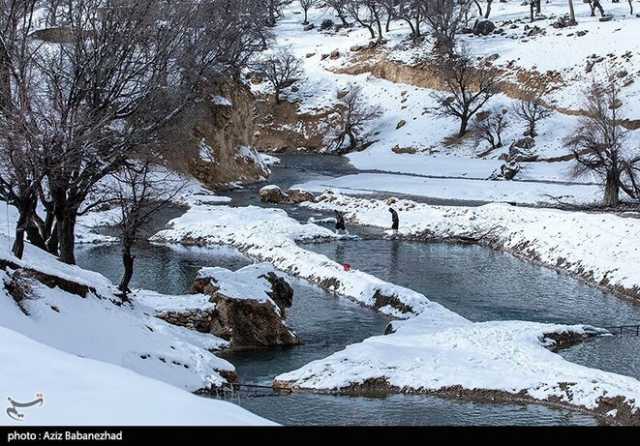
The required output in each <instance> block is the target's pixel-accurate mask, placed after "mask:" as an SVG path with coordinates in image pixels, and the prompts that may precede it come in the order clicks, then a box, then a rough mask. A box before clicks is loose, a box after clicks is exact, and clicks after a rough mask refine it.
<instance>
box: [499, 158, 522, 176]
mask: <svg viewBox="0 0 640 446" xmlns="http://www.w3.org/2000/svg"><path fill="white" fill-rule="evenodd" d="M500 170H501V171H502V176H503V177H504V179H505V180H507V181H511V180H513V179H514V178H515V177H516V175H517V174H518V172H520V164H518V163H517V162H515V161H510V162H507V163H506V164H504V165H503V166H502V167H501V168H500Z"/></svg>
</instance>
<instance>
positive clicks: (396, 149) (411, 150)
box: [391, 145, 418, 155]
mask: <svg viewBox="0 0 640 446" xmlns="http://www.w3.org/2000/svg"><path fill="white" fill-rule="evenodd" d="M391 151H392V152H393V153H397V154H398V155H401V154H409V155H415V154H416V153H418V149H416V148H415V147H400V145H397V146H395V147H394V148H392V149H391Z"/></svg>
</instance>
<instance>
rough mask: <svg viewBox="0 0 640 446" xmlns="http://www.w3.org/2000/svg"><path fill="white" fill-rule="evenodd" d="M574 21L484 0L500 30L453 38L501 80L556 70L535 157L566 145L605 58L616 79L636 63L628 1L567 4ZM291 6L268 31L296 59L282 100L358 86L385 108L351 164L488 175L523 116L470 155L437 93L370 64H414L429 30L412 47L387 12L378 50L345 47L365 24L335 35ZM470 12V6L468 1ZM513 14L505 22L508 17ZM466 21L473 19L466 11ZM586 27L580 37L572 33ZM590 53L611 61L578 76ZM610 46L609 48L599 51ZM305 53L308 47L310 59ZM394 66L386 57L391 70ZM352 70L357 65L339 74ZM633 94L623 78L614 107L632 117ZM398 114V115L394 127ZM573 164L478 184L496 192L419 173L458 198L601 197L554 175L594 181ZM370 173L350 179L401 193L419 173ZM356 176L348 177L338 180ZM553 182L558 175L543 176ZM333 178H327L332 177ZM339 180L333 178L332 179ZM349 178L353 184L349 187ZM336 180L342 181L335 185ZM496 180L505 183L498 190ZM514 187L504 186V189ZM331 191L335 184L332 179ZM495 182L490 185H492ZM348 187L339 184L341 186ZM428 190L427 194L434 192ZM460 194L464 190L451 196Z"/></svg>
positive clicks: (316, 110)
mask: <svg viewBox="0 0 640 446" xmlns="http://www.w3.org/2000/svg"><path fill="white" fill-rule="evenodd" d="M575 8H576V15H577V19H578V22H579V24H578V26H576V27H569V28H565V29H559V30H558V29H555V28H553V27H551V24H552V23H553V22H554V21H555V20H556V19H557V17H558V16H560V15H564V14H566V13H567V12H568V7H567V3H566V2H565V1H560V0H553V1H551V2H550V3H544V4H543V5H542V9H543V14H544V15H545V16H546V18H541V19H540V20H536V21H535V22H534V23H533V24H530V23H528V7H527V6H522V5H521V4H520V3H519V2H508V3H496V2H494V3H493V4H492V13H491V20H493V21H494V22H495V23H496V24H497V26H498V27H499V28H502V29H504V34H503V35H491V36H487V37H484V36H465V35H461V36H460V44H461V45H464V46H466V47H467V48H468V49H469V51H470V52H471V54H472V55H473V56H478V57H491V58H492V59H494V58H495V57H497V59H495V60H494V61H493V64H494V65H495V66H497V67H499V68H500V69H502V70H503V71H504V73H505V74H504V80H505V81H507V82H512V83H516V82H520V78H522V77H526V76H527V75H529V74H531V73H533V72H536V73H538V75H540V76H548V77H553V76H554V75H555V74H554V73H558V75H559V76H560V79H561V80H560V81H558V82H552V85H553V91H552V93H551V94H550V95H549V96H548V98H546V99H547V102H549V103H550V105H552V106H553V108H554V110H553V112H552V114H551V116H550V117H549V118H548V119H547V120H545V121H542V122H541V123H540V124H539V126H538V136H537V137H536V145H535V147H534V148H533V150H532V155H536V156H538V157H539V158H540V159H541V160H544V159H549V158H555V157H559V156H567V155H568V154H569V150H568V149H567V148H566V146H565V140H566V138H567V137H569V136H571V135H572V130H573V129H575V128H576V126H577V125H578V120H579V119H580V118H579V116H576V112H577V111H579V110H580V109H581V108H583V98H584V94H583V91H584V90H585V89H586V88H587V87H588V86H589V83H590V82H591V80H592V79H603V73H604V70H605V68H606V67H607V66H609V67H610V69H611V71H612V72H615V73H624V72H627V73H629V74H628V76H627V77H625V79H631V80H632V79H633V76H634V75H635V73H637V72H638V71H639V70H640V57H639V53H640V47H639V44H638V43H637V42H638V41H640V39H639V37H640V31H639V29H640V28H638V26H637V23H638V20H640V19H637V18H635V17H629V14H628V5H627V4H625V3H620V4H607V5H606V6H605V9H606V11H607V13H609V14H612V15H613V17H614V20H613V21H611V22H606V23H600V22H598V18H597V17H590V13H591V11H590V8H589V5H588V4H584V3H581V2H577V3H576V4H575ZM298 10H299V7H298V5H297V4H292V5H291V6H290V7H288V8H285V16H284V18H283V19H282V20H280V21H279V23H278V26H277V27H276V28H275V29H274V34H275V37H276V43H275V46H276V48H287V49H288V50H289V51H291V52H292V53H293V54H294V55H296V56H297V57H298V58H300V60H301V61H302V64H303V68H304V71H305V74H304V85H303V87H302V88H300V89H299V91H298V92H287V93H286V97H287V99H288V100H289V101H291V102H297V104H298V108H299V110H298V111H299V113H300V114H304V113H309V114H312V115H313V114H320V113H322V112H326V111H327V110H331V109H332V108H333V107H334V106H335V105H336V103H337V102H338V99H337V95H336V92H337V91H338V90H345V89H348V88H349V86H351V85H354V86H359V87H361V88H362V92H363V95H364V98H365V100H366V101H367V103H369V104H371V105H377V106H381V107H382V109H383V110H384V113H383V114H382V116H381V117H380V118H379V119H377V120H375V122H371V123H370V124H369V126H368V128H366V129H365V131H373V132H374V133H375V142H374V144H373V145H371V146H370V147H369V148H368V149H367V150H364V151H362V152H357V153H353V154H350V155H348V158H349V160H350V161H351V163H352V164H353V165H354V166H355V167H356V168H357V169H360V170H364V171H367V173H370V172H371V171H375V172H383V173H402V174H412V175H421V176H437V177H456V178H458V177H459V178H460V179H472V178H473V179H478V178H480V179H486V178H488V177H489V176H490V175H491V174H492V173H493V172H494V171H495V170H496V169H497V168H499V167H500V165H501V164H502V161H501V160H500V157H501V156H503V155H505V154H506V153H507V152H508V148H509V145H510V144H511V143H512V142H513V141H516V140H518V139H520V138H522V134H523V131H524V126H523V124H522V123H521V122H518V121H517V120H516V118H515V117H514V116H513V114H512V113H511V115H512V116H511V118H510V120H511V121H512V122H511V125H510V126H509V128H507V129H506V130H505V132H504V135H503V141H504V143H505V144H504V147H502V148H500V149H497V150H495V151H493V152H492V153H490V154H489V155H486V156H484V157H483V158H480V157H479V154H481V153H483V152H485V151H486V149H487V145H486V143H485V142H482V141H478V140H477V139H476V138H475V137H473V136H470V137H467V138H466V139H464V140H463V141H455V142H451V137H452V136H453V135H455V133H456V132H457V130H458V123H457V122H456V121H455V120H453V119H448V118H442V117H440V116H437V114H436V113H435V111H434V107H435V106H436V102H435V100H434V98H433V97H432V94H433V93H434V90H432V89H429V88H424V87H421V86H415V85H408V84H402V83H400V82H390V81H387V80H384V79H380V78H377V77H375V76H373V75H372V74H371V73H370V72H371V71H372V68H371V67H372V66H374V65H375V64H376V63H377V62H380V63H381V64H391V63H395V64H405V65H412V66H413V65H415V64H416V60H417V59H416V58H417V57H422V56H424V55H425V54H426V53H427V52H428V50H429V48H430V46H431V44H432V42H431V41H430V40H429V38H427V39H426V41H425V43H424V44H423V45H420V46H414V45H413V44H412V43H411V42H410V41H409V39H408V34H409V29H408V27H407V25H406V24H405V23H403V22H402V21H392V23H391V32H389V33H386V35H385V39H386V40H387V43H386V44H385V45H384V46H383V47H382V48H380V49H379V50H377V51H376V52H371V51H370V52H367V53H366V54H365V53H361V52H353V51H350V48H351V47H353V46H354V45H366V44H368V42H369V40H370V36H369V35H368V31H366V30H365V29H363V28H361V27H354V28H352V29H348V30H341V31H340V32H338V33H333V32H319V31H318V30H317V27H316V30H313V31H304V30H303V26H302V24H301V23H300V16H299V15H298V14H295V12H296V11H298ZM471 13H472V14H475V13H476V11H475V8H472V11H471ZM326 18H331V19H334V21H336V23H337V22H338V21H337V20H336V18H335V17H334V16H333V13H331V12H330V11H329V10H327V9H325V8H313V9H312V10H311V11H310V14H309V20H310V22H311V23H314V24H316V26H317V25H319V24H320V23H321V21H322V20H323V19H326ZM516 19H518V20H520V19H521V21H519V22H517V23H515V27H514V29H512V24H509V23H506V24H505V23H504V22H505V21H507V20H511V21H514V20H516ZM472 20H473V19H472ZM525 26H529V27H531V26H538V27H541V28H542V29H543V30H544V31H545V32H546V34H545V35H538V36H534V37H526V38H523V34H524V33H526V32H527V31H526V29H525ZM584 31H587V33H586V35H584V36H582V37H579V36H578V33H579V32H580V34H582V32H584ZM334 50H338V51H339V52H340V54H341V57H340V58H338V59H337V60H332V59H331V58H327V59H325V60H321V56H322V55H323V54H329V53H331V52H332V51H334ZM593 54H597V55H598V56H603V57H605V59H607V60H608V62H602V63H597V64H596V65H595V68H594V69H593V72H592V74H589V75H586V74H585V66H586V64H587V60H591V59H589V58H590V57H592V55H593ZM607 55H610V56H607ZM307 56H310V57H307ZM392 71H393V69H392V68H391V67H390V69H389V72H392ZM348 73H360V74H348ZM252 88H253V89H254V91H255V92H256V93H260V94H264V93H269V92H270V91H269V88H268V86H267V85H266V83H263V84H259V85H252ZM639 95H640V84H638V83H637V82H632V83H630V85H628V86H625V87H624V88H623V96H624V97H623V102H624V105H623V108H622V110H621V111H622V112H623V113H624V114H625V116H626V117H628V118H629V119H638V118H640V107H638V106H637V105H636V104H638V103H639V102H638V101H637V100H635V99H636V98H637V97H638V96H639ZM515 103H516V101H515V100H514V99H513V98H511V97H508V96H506V95H504V94H500V95H497V96H495V97H494V98H492V100H491V101H490V102H489V103H488V104H487V105H486V107H485V109H487V110H489V109H494V108H495V109H507V110H510V109H511V108H512V107H513V106H514V105H515ZM400 121H405V122H406V125H404V126H403V127H402V128H399V129H398V128H397V127H398V123H399V122H400ZM627 146H628V147H629V150H636V149H635V148H636V147H640V131H635V130H634V131H631V132H630V134H629V138H628V144H627ZM394 148H410V149H412V150H415V152H416V153H415V154H408V153H395V152H394V150H393V149H394ZM574 164H575V163H574V162H573V161H571V160H569V161H554V162H542V161H539V162H522V163H521V165H522V167H523V171H522V172H521V173H520V174H519V175H518V177H517V179H519V180H527V181H537V182H539V183H537V184H535V185H520V184H518V185H514V184H515V183H514V184H510V185H509V186H504V185H500V186H498V185H495V186H493V187H492V186H487V188H492V189H496V190H491V191H489V192H487V193H486V194H485V193H480V192H478V191H476V190H475V189H476V187H477V185H476V184H475V183H470V182H466V181H460V184H458V183H456V182H455V180H453V179H451V180H449V181H444V180H443V181H428V182H427V183H428V184H426V185H425V186H426V189H427V191H425V192H422V193H421V194H419V195H421V196H426V197H430V198H446V199H450V198H458V199H469V200H482V201H494V200H495V201H518V202H520V203H529V204H531V203H539V202H543V203H554V202H555V201H556V199H558V198H560V199H563V198H566V199H567V200H566V201H567V202H571V203H589V202H592V201H594V200H595V199H597V198H599V197H600V196H601V195H600V194H599V190H598V189H597V187H595V186H593V185H592V184H590V185H589V186H585V187H581V186H577V185H574V184H566V185H565V184H560V183H577V184H582V183H596V182H599V179H598V178H594V177H591V176H589V177H585V178H574V176H573V172H572V167H573V166H574ZM370 179H371V178H369V177H361V178H358V179H357V185H356V186H355V187H356V188H357V189H359V190H362V189H365V190H375V191H382V192H394V193H398V191H399V189H401V186H396V187H390V185H389V184H390V183H391V181H393V182H400V183H401V184H403V185H407V187H409V188H411V189H412V190H417V189H420V188H421V186H422V185H423V183H425V182H426V180H416V179H407V178H391V177H389V178H386V179H384V181H386V183H385V184H384V185H380V184H379V183H376V184H372V183H371V181H370ZM341 181H343V182H347V183H348V182H351V181H354V179H353V178H347V179H344V180H341ZM548 181H553V182H558V183H559V184H548V183H546V182H548ZM330 186H331V187H334V186H333V185H330ZM336 187H337V186H336ZM349 187H351V186H349ZM338 188H339V187H338ZM503 188H509V189H510V190H509V191H507V192H503V191H502V189H503ZM511 188H513V190H511ZM339 189H340V188H339ZM498 189H499V190H498ZM340 190H343V191H346V190H348V189H346V188H341V189H340ZM432 193H433V195H431V194H432ZM458 193H460V194H461V195H465V196H466V197H462V196H461V197H455V196H454V195H456V194H458Z"/></svg>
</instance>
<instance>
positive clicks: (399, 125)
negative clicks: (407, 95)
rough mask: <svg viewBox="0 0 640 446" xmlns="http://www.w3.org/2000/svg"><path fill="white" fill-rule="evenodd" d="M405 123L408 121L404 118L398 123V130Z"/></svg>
mask: <svg viewBox="0 0 640 446" xmlns="http://www.w3.org/2000/svg"><path fill="white" fill-rule="evenodd" d="M405 125H407V121H405V120H404V119H403V120H402V121H400V122H398V125H396V130H400V129H401V128H402V127H404V126H405Z"/></svg>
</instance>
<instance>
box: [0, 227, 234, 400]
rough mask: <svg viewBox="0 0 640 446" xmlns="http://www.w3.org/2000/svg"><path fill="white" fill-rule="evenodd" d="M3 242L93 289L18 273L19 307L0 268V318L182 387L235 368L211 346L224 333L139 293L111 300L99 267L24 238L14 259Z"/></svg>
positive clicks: (29, 261) (63, 346)
mask: <svg viewBox="0 0 640 446" xmlns="http://www.w3.org/2000/svg"><path fill="white" fill-rule="evenodd" d="M9 247H10V244H9V241H8V240H7V239H6V238H5V237H2V236H0V259H2V260H4V261H8V262H10V263H12V264H14V265H16V266H19V267H24V268H29V269H32V270H35V271H40V272H43V273H46V274H49V275H51V276H54V277H59V278H62V279H66V280H69V281H71V282H74V283H78V284H84V285H87V286H89V287H92V288H93V289H95V290H96V294H97V295H96V294H93V293H89V294H88V295H87V296H86V298H83V297H81V296H79V295H76V294H72V293H70V292H67V291H64V290H62V289H61V288H58V287H56V288H49V287H47V286H45V285H43V284H41V283H40V282H38V281H33V280H28V279H19V280H20V281H21V282H20V283H21V284H22V285H23V288H25V289H27V290H28V292H27V298H26V299H25V300H23V301H22V306H23V308H24V309H25V310H26V311H27V312H28V313H29V315H26V314H25V313H24V312H23V311H21V309H20V308H19V307H18V305H17V304H16V303H15V301H14V299H13V298H12V296H10V295H9V294H8V293H7V290H6V287H5V286H4V284H10V283H11V282H12V280H13V277H12V276H13V273H12V271H11V269H10V268H7V271H4V270H0V280H1V281H2V282H4V284H0V326H3V327H6V328H9V329H11V330H14V331H17V332H20V333H22V334H24V335H26V336H28V337H30V338H32V339H34V340H36V341H39V342H43V343H46V344H47V345H50V346H51V347H54V348H57V349H60V350H63V351H66V352H68V353H71V354H74V355H77V356H81V357H86V358H92V359H96V360H99V361H104V362H109V363H112V364H115V365H118V366H122V367H125V368H128V369H131V370H133V371H135V372H138V373H140V374H142V375H145V376H149V377H151V378H154V379H157V380H160V381H164V382H166V383H169V384H172V385H174V386H176V387H180V388H182V389H185V390H188V391H196V390H200V389H203V388H207V387H210V386H212V385H221V384H223V383H225V382H226V380H225V379H224V378H223V377H222V376H221V375H220V372H233V371H234V370H235V368H234V367H233V365H231V364H230V363H229V362H227V361H225V360H223V359H220V358H218V357H216V356H214V355H213V354H212V353H211V350H218V349H220V348H222V347H224V346H226V345H227V343H226V341H224V340H222V339H219V338H216V337H214V336H211V335H205V334H201V333H197V332H193V331H190V330H187V329H184V328H181V327H176V326H173V325H170V324H168V323H166V322H164V321H162V320H160V319H157V318H155V317H154V316H153V314H154V309H153V308H150V307H147V306H145V305H144V299H143V300H142V301H141V302H140V303H135V304H134V305H133V306H128V305H125V306H122V307H120V306H117V305H116V304H115V302H118V300H119V299H118V298H117V297H115V296H114V293H113V291H114V287H113V285H112V284H111V283H110V282H109V281H108V280H107V279H106V278H105V277H103V276H101V275H100V274H97V273H93V272H89V271H84V270H82V269H80V268H78V267H72V266H68V265H65V264H62V263H60V262H58V261H57V260H56V259H55V258H54V257H53V256H50V255H49V254H47V253H45V252H43V251H40V250H38V249H37V248H34V247H33V246H31V245H27V247H26V252H25V256H24V260H23V261H20V260H18V259H16V258H14V257H13V256H12V255H11V254H10V252H9ZM143 294H144V293H143ZM0 373H1V370H0Z"/></svg>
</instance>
